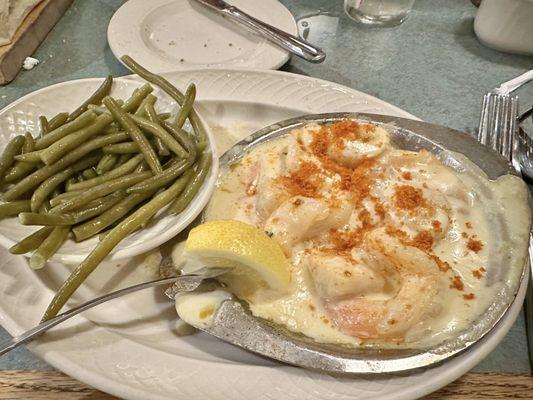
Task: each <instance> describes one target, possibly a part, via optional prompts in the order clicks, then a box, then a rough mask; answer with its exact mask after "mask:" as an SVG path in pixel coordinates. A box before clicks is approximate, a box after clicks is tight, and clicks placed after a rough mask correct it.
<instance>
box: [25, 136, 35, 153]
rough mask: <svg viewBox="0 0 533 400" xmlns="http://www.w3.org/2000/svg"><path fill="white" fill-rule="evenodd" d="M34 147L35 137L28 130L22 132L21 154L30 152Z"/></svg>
mask: <svg viewBox="0 0 533 400" xmlns="http://www.w3.org/2000/svg"><path fill="white" fill-rule="evenodd" d="M34 148H35V139H34V138H33V136H32V134H31V133H30V132H26V133H25V134H24V144H23V145H22V154H24V153H31V152H32V151H33V149H34Z"/></svg>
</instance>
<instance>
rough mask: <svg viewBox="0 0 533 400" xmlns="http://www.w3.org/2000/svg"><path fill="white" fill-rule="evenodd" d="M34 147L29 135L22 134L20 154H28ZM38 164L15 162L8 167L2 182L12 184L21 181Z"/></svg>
mask: <svg viewBox="0 0 533 400" xmlns="http://www.w3.org/2000/svg"><path fill="white" fill-rule="evenodd" d="M34 147H35V139H34V138H33V136H32V135H31V133H29V132H26V133H25V134H24V145H23V146H22V154H24V153H30V152H32V151H33V149H34ZM39 163H40V162H39ZM37 167H38V164H34V163H26V162H22V161H17V162H16V163H15V164H14V165H13V166H12V167H10V168H9V169H8V170H7V171H6V174H5V176H4V182H6V183H13V182H16V181H18V180H19V179H22V178H23V177H25V176H26V175H28V174H29V173H30V172H31V171H33V170H34V169H36V168H37Z"/></svg>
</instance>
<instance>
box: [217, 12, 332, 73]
mask: <svg viewBox="0 0 533 400" xmlns="http://www.w3.org/2000/svg"><path fill="white" fill-rule="evenodd" d="M221 11H222V12H223V13H224V14H226V15H227V16H229V17H230V18H233V19H234V20H236V21H238V22H240V23H241V24H243V25H245V26H247V27H248V28H250V29H252V30H254V31H256V32H259V33H260V34H262V35H263V36H265V37H266V38H267V39H269V40H270V41H272V42H274V43H276V44H277V45H278V46H280V47H282V48H284V49H285V50H287V51H289V52H291V53H292V54H295V55H297V56H298V57H301V58H303V59H304V60H307V61H310V62H312V63H321V62H322V61H324V59H325V58H326V53H325V52H324V50H322V49H321V48H319V47H317V46H314V45H312V44H311V43H309V42H307V41H305V40H303V39H300V38H299V37H296V36H294V35H291V34H289V33H287V32H285V31H282V30H281V29H278V28H276V27H274V26H272V25H270V24H267V23H266V22H263V21H260V20H258V19H257V18H254V17H252V16H251V15H249V14H246V13H245V12H244V11H242V10H240V9H239V8H237V7H234V6H229V7H226V8H224V9H223V10H221Z"/></svg>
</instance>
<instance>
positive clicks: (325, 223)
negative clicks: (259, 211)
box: [264, 196, 352, 254]
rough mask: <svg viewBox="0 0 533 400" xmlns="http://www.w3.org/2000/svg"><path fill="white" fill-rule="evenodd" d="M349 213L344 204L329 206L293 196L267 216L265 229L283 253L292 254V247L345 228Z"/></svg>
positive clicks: (317, 201)
mask: <svg viewBox="0 0 533 400" xmlns="http://www.w3.org/2000/svg"><path fill="white" fill-rule="evenodd" d="M351 212H352V208H351V206H350V205H349V204H347V203H344V204H342V205H341V206H340V207H330V206H329V205H328V204H327V203H326V201H324V200H321V199H312V198H308V197H303V196H294V197H292V198H290V199H288V200H286V201H284V202H283V203H282V204H281V205H280V206H279V207H278V208H277V209H276V210H275V211H274V212H273V213H272V214H271V215H270V217H269V218H268V219H267V221H266V223H265V226H264V229H265V230H266V231H267V232H270V233H271V234H272V237H273V239H275V240H276V241H277V242H278V243H279V244H280V245H281V247H282V248H283V250H284V251H285V253H286V254H291V251H292V247H293V246H294V245H295V244H297V243H299V242H301V241H303V240H306V239H308V238H311V237H314V236H317V235H320V234H321V233H322V232H327V231H328V230H329V229H335V228H340V227H341V226H343V225H345V224H346V223H347V222H348V220H349V218H350V214H351Z"/></svg>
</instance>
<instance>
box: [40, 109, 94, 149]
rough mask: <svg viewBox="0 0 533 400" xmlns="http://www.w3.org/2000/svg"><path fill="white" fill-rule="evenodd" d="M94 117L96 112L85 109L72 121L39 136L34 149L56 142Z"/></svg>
mask: <svg viewBox="0 0 533 400" xmlns="http://www.w3.org/2000/svg"><path fill="white" fill-rule="evenodd" d="M95 119H96V114H95V113H94V112H92V111H86V112H84V113H83V114H81V115H80V116H79V117H78V118H76V119H75V120H74V121H70V122H67V123H66V124H64V125H61V126H60V127H59V128H57V129H54V130H53V131H51V132H48V133H47V135H46V136H44V137H41V138H40V139H38V140H37V142H35V149H36V150H42V149H45V148H47V147H48V146H50V145H51V144H52V143H55V142H57V141H58V140H60V139H62V138H64V137H65V136H67V135H68V134H70V133H72V132H75V131H77V130H80V129H82V128H84V127H86V126H87V125H89V124H90V123H92V122H93V121H94V120H95Z"/></svg>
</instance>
